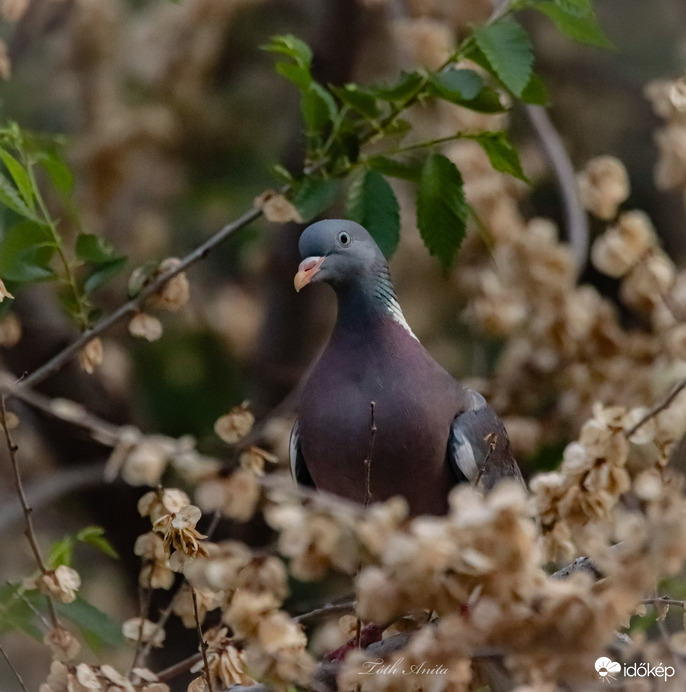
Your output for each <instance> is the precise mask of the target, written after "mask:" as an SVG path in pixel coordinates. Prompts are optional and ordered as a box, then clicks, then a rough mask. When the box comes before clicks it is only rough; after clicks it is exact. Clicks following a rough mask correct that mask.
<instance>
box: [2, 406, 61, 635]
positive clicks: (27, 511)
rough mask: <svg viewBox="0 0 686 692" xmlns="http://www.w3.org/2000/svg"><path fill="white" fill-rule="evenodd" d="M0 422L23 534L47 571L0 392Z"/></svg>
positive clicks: (55, 623) (51, 609)
mask: <svg viewBox="0 0 686 692" xmlns="http://www.w3.org/2000/svg"><path fill="white" fill-rule="evenodd" d="M0 423H1V424H2V429H3V432H4V433H5V441H6V443H7V450H8V452H9V455H10V463H11V465H12V473H13V474H14V485H15V487H16V489H17V495H18V497H19V502H20V503H21V509H22V512H23V514H24V526H25V528H24V535H25V536H26V538H27V540H28V542H29V545H30V546H31V550H32V552H33V556H34V558H35V559H36V564H37V565H38V569H40V571H41V572H42V573H43V574H47V573H48V568H47V567H46V566H45V562H44V561H43V556H42V554H41V551H40V547H39V545H38V539H37V538H36V531H35V529H34V527H33V520H32V518H31V512H32V509H31V507H30V506H29V503H28V501H27V499H26V494H25V493H24V486H23V484H22V481H21V473H20V471H19V461H18V460H17V450H18V449H19V448H18V447H17V445H16V444H14V442H13V441H12V435H11V434H10V430H9V427H8V426H7V407H6V406H5V395H4V394H0ZM47 601H48V611H49V613H50V621H51V623H52V626H53V627H54V628H57V627H59V620H58V619H57V613H56V612H55V606H54V604H53V602H52V599H51V598H50V596H47Z"/></svg>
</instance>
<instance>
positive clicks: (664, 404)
mask: <svg viewBox="0 0 686 692" xmlns="http://www.w3.org/2000/svg"><path fill="white" fill-rule="evenodd" d="M684 387H686V378H684V379H683V380H681V381H679V382H677V383H676V384H675V385H674V387H672V391H671V392H669V394H667V396H666V397H665V398H664V399H663V400H662V401H660V402H658V403H657V404H655V406H653V407H652V408H651V409H650V410H649V411H648V412H647V413H646V414H645V416H643V418H641V419H640V420H639V421H638V422H637V423H635V424H634V425H632V426H631V427H630V428H629V429H628V430H627V431H626V432H625V435H626V436H627V438H629V437H631V436H632V435H633V434H634V433H635V432H636V431H637V430H638V429H639V428H641V427H643V425H645V424H646V423H647V422H648V421H649V420H650V419H651V418H655V416H657V415H658V413H661V412H662V411H664V410H665V409H666V408H668V407H669V406H670V404H671V403H672V402H673V401H674V399H676V398H677V396H678V395H679V394H680V393H681V391H682V390H683V389H684Z"/></svg>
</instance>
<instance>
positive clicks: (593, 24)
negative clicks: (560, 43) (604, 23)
mask: <svg viewBox="0 0 686 692" xmlns="http://www.w3.org/2000/svg"><path fill="white" fill-rule="evenodd" d="M532 7H533V9H535V10H538V11H539V12H542V13H543V14H545V15H546V16H547V17H548V18H549V19H550V20H551V21H552V22H553V24H554V25H555V26H556V27H557V30H558V31H560V32H561V33H563V34H565V35H566V36H568V37H569V38H571V39H572V40H574V41H578V42H579V43H586V44H587V45H589V46H595V47H596V48H608V49H609V48H614V45H613V44H612V41H610V39H609V38H608V37H607V36H606V35H605V33H604V32H603V30H602V29H601V28H600V25H599V24H598V22H597V20H596V18H595V15H593V14H590V15H574V14H569V13H568V12H566V11H565V10H563V9H562V8H561V7H560V6H559V5H558V4H557V3H555V2H539V3H536V4H535V5H532Z"/></svg>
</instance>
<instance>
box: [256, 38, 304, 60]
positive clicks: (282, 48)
mask: <svg viewBox="0 0 686 692" xmlns="http://www.w3.org/2000/svg"><path fill="white" fill-rule="evenodd" d="M261 48H262V50H266V51H268V52H270V53H283V54H284V55H288V56H289V57H290V58H293V60H295V61H296V62H297V63H298V64H299V65H301V66H303V67H309V66H310V65H311V64H312V50H311V49H310V47H309V46H308V45H307V44H306V43H305V41H302V40H301V39H299V38H297V37H295V36H293V35H292V34H284V35H283V36H272V38H271V40H270V41H269V43H267V44H265V45H263V46H261Z"/></svg>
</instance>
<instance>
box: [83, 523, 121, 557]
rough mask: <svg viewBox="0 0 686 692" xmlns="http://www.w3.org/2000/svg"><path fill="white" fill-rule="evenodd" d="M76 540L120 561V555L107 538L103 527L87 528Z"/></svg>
mask: <svg viewBox="0 0 686 692" xmlns="http://www.w3.org/2000/svg"><path fill="white" fill-rule="evenodd" d="M76 540H78V541H81V542H82V543H88V544H89V545H92V546H93V547H94V548H97V549H98V550H99V551H101V552H103V553H105V555H108V556H109V557H112V558H114V559H115V560H118V559H119V553H117V551H116V550H115V549H114V547H113V546H112V544H111V543H110V542H109V541H108V540H107V539H106V538H105V529H103V528H102V526H86V527H85V528H83V529H81V530H80V531H79V532H78V533H77V534H76Z"/></svg>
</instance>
